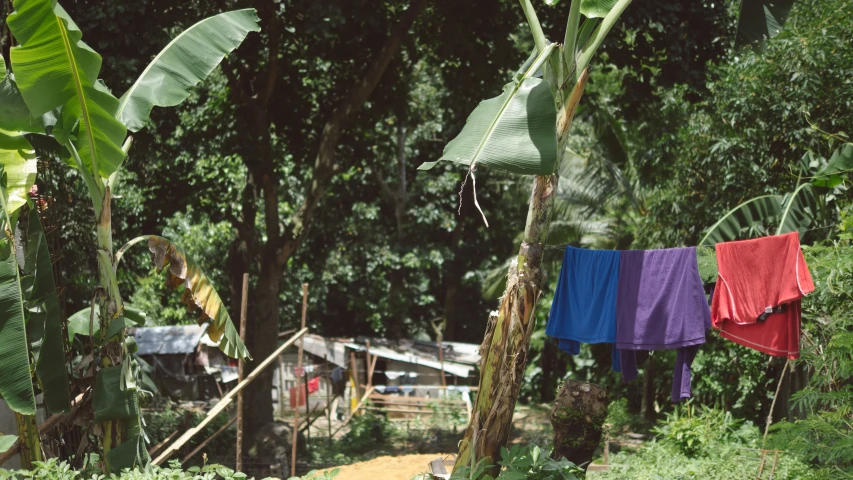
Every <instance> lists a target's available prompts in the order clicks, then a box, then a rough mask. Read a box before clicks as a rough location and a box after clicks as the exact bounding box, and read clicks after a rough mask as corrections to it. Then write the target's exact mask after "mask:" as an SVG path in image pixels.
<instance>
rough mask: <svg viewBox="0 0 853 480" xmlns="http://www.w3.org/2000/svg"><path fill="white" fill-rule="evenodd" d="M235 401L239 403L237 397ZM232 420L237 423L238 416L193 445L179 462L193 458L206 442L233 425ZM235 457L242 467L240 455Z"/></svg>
mask: <svg viewBox="0 0 853 480" xmlns="http://www.w3.org/2000/svg"><path fill="white" fill-rule="evenodd" d="M237 402H238V403H239V399H238V401H237ZM234 422H237V423H238V424H239V423H240V418H239V417H234V418H232V419H231V420H229V421H228V423H226V424H225V425H223V426H222V428H220V429H219V430H217V431H216V432H214V433H213V435H211V436H209V437H207V438H206V439H205V440H204V441H203V442H201V443H200V444H199V446H197V447H195V448H194V449H193V451H192V452H190V453H188V454H187V456H186V457H184V459H183V460H181V463H184V462H186V461H187V460H189V459H191V458H193V457H194V456H195V454H196V453H198V452H199V451H200V450H201V449H202V448H204V447H206V446H207V444H208V443H210V442H211V441H212V440H213V439H214V438H216V437H218V436H219V434H220V433H222V432H224V431H225V430H228V427H230V426H231V425H234ZM238 428H239V427H238ZM238 434H239V432H238ZM237 459H238V460H239V461H240V468H243V459H242V458H241V457H237Z"/></svg>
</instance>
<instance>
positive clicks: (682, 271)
mask: <svg viewBox="0 0 853 480" xmlns="http://www.w3.org/2000/svg"><path fill="white" fill-rule="evenodd" d="M621 253H622V256H621V259H620V263H619V286H618V295H617V297H616V298H617V300H616V347H617V348H618V349H619V351H620V360H621V364H622V381H624V382H630V381H631V380H633V379H635V378H636V377H637V351H644V350H661V349H678V352H677V354H676V361H675V371H674V372H673V377H672V401H673V402H679V401H681V400H682V399H685V398H690V365H691V364H692V363H693V359H694V358H695V357H696V352H697V350H698V345H701V344H703V343H705V332H707V331H708V329H709V328H711V310H710V309H709V308H708V303H707V300H706V299H705V292H704V290H703V289H702V279H701V278H700V277H699V266H698V264H697V263H696V248H695V247H690V248H667V249H662V250H625V251H622V252H621Z"/></svg>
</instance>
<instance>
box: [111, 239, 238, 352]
mask: <svg viewBox="0 0 853 480" xmlns="http://www.w3.org/2000/svg"><path fill="white" fill-rule="evenodd" d="M131 242H134V240H131ZM131 242H128V243H131ZM148 250H150V251H151V253H153V254H154V255H153V258H152V261H153V262H154V267H155V268H156V269H157V272H158V273H159V272H161V271H162V270H163V269H164V268H166V267H167V266H168V267H169V268H168V269H167V270H166V286H167V287H169V288H177V287H178V286H180V285H182V286H183V287H184V294H183V302H184V304H185V305H186V306H187V310H189V311H190V312H191V313H197V314H198V319H197V321H198V324H199V325H201V324H202V323H204V322H208V321H209V322H210V325H209V326H208V328H207V335H208V336H209V337H210V339H211V340H213V341H214V342H217V341H218V342H219V349H220V350H222V351H223V352H225V354H226V355H228V356H229V357H233V358H251V356H250V355H249V351H248V350H247V349H246V346H245V345H244V344H243V342H242V341H241V340H240V335H239V334H238V333H237V329H236V328H234V323H233V322H232V321H231V316H229V315H228V310H227V309H226V308H225V305H224V304H223V303H222V299H221V298H219V294H218V293H216V289H215V288H213V283H212V282H211V281H210V279H209V278H207V275H205V274H204V272H202V271H201V269H200V268H199V266H198V265H196V264H195V263H193V262H191V261H190V260H189V259H188V258H187V256H186V254H185V253H184V252H183V251H182V250H181V249H180V248H179V247H178V246H177V245H175V244H174V243H173V242H172V241H171V240H169V239H167V238H163V237H158V236H156V235H151V236H150V237H148Z"/></svg>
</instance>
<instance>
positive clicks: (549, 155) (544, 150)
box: [418, 44, 557, 175]
mask: <svg viewBox="0 0 853 480" xmlns="http://www.w3.org/2000/svg"><path fill="white" fill-rule="evenodd" d="M553 51H554V45H553V44H551V45H549V46H548V48H546V49H545V51H544V52H542V53H541V54H540V55H539V56H538V58H537V59H536V61H535V62H534V63H533V64H532V65H531V66H530V68H529V69H528V70H527V73H526V74H525V75H524V76H522V77H521V78H520V79H518V80H516V81H513V82H510V83H508V84H506V85H504V91H503V94H501V96H499V97H495V98H490V99H488V100H485V101H483V102H480V104H479V105H477V108H475V109H474V111H473V112H472V113H471V115H470V116H469V117H468V120H467V122H466V123H465V126H464V127H463V128H462V132H460V133H459V135H458V136H457V137H456V138H454V139H453V140H451V141H450V143H448V144H447V146H446V147H444V153H443V154H442V156H441V158H439V159H438V160H437V161H435V162H426V163H424V164H422V165H421V166H420V167H418V170H429V169H431V168H433V167H434V166H435V165H436V164H437V163H438V162H440V161H442V160H447V161H451V162H455V163H460V164H463V165H467V166H468V167H469V168H470V169H473V168H474V167H475V166H476V165H477V164H483V165H486V166H488V167H490V168H495V169H498V170H503V171H505V172H510V173H517V174H522V175H550V174H552V173H554V166H555V164H556V161H557V130H556V122H557V111H556V109H555V107H554V97H553V95H552V94H551V87H550V86H549V84H548V82H546V81H544V80H542V79H539V78H535V77H534V76H533V75H535V74H536V72H537V71H539V69H540V67H541V66H542V65H543V64H544V63H545V61H547V60H548V57H549V56H550V55H551V53H552V52H553Z"/></svg>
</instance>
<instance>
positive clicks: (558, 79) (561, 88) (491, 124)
mask: <svg viewBox="0 0 853 480" xmlns="http://www.w3.org/2000/svg"><path fill="white" fill-rule="evenodd" d="M520 3H521V8H522V10H523V12H524V15H525V17H526V19H527V24H528V26H529V27H530V33H531V35H532V37H533V40H534V43H535V47H536V48H535V51H534V52H533V53H532V54H531V55H530V58H529V59H528V61H527V62H525V64H524V65H523V66H522V68H521V69H520V70H519V71H518V73H516V74H515V76H514V77H513V78H512V80H511V82H510V83H509V84H507V85H506V86H505V87H504V89H503V93H502V94H501V95H500V96H499V97H496V98H492V99H489V100H486V101H484V102H482V103H480V105H478V106H477V108H476V109H475V110H474V111H473V112H472V113H471V115H470V116H469V117H468V121H467V123H466V125H465V127H464V128H463V129H462V131H461V132H460V133H459V135H458V136H457V137H456V138H454V139H453V140H452V141H451V142H450V143H448V144H447V146H446V147H445V149H444V154H443V155H442V157H441V158H439V161H441V160H447V161H451V162H455V163H460V164H463V165H465V166H467V170H468V176H471V178H472V181H476V180H475V177H474V172H475V169H476V168H477V167H478V166H480V165H482V166H484V167H486V168H494V169H498V170H502V171H506V172H510V173H515V174H529V175H535V178H534V181H533V189H532V194H531V196H530V205H529V209H528V214H527V224H526V227H525V230H524V234H523V236H522V241H521V246H520V248H519V252H518V255H517V257H516V260H515V262H513V265H514V268H513V269H511V270H510V272H509V275H508V276H507V282H506V288H505V290H504V295H503V297H502V300H501V304H500V307H499V309H498V311H497V312H494V313H493V314H492V315H491V316H490V318H489V321H488V326H487V330H486V335H485V339H484V341H483V347H482V356H483V362H482V367H481V374H480V385H479V391H478V395H477V400H476V402H475V404H474V408H473V412H472V416H471V421H470V423H469V425H468V428H467V429H466V432H465V437H464V438H463V440H462V441H461V442H460V443H459V445H460V447H459V455H458V458H457V461H456V465H457V467H460V468H461V467H463V466H468V465H472V464H476V463H477V461H482V460H483V459H486V458H491V459H496V458H498V455H499V452H500V448H501V447H502V446H503V445H505V444H506V442H507V439H508V436H509V431H510V426H511V424H512V413H513V411H514V409H515V402H516V399H517V398H518V393H519V390H520V387H521V381H522V379H523V377H524V375H523V373H524V367H525V363H526V361H527V350H528V348H529V345H530V336H531V334H532V333H533V330H534V328H535V321H534V317H533V310H534V308H535V305H536V302H537V300H538V298H539V295H540V293H541V290H542V280H543V276H542V257H543V252H544V245H545V243H546V240H547V237H548V232H549V230H550V227H551V217H552V214H553V211H554V203H555V197H556V196H557V191H558V172H559V168H560V165H561V163H562V162H563V161H564V160H565V158H566V157H567V156H568V155H569V151H568V149H567V148H566V147H567V140H568V132H569V129H570V127H571V123H572V119H573V117H574V113H575V110H576V108H577V106H578V104H579V102H580V99H581V96H582V94H583V91H584V88H585V86H586V81H587V78H588V71H587V66H588V65H589V62H590V61H591V59H592V57H593V55H594V54H595V52H596V51H597V49H598V47H599V46H600V45H601V43H602V41H603V40H604V38H605V37H606V36H607V34H608V33H609V32H610V30H611V29H612V28H613V26H614V25H615V24H616V22H617V21H618V19H619V17H620V16H621V15H622V12H624V11H625V9H626V8H627V7H628V5H629V4H630V3H631V1H630V0H573V1H572V2H571V6H570V9H569V17H568V20H567V26H566V31H565V35H564V38H563V39H561V40H562V42H563V43H562V45H558V44H557V43H555V42H551V41H549V40H548V39H547V38H546V37H545V34H544V32H543V30H542V27H541V25H540V23H539V20H538V18H537V16H536V12H535V11H534V8H533V5H532V3H531V1H530V0H520ZM582 17H584V21H583V23H581V18H582ZM434 165H435V162H428V163H426V164H424V165H422V166H421V167H420V168H421V169H429V168H432V167H433V166H434ZM466 179H467V176H466ZM474 187H475V197H474V200H475V205H476V184H474ZM484 219H485V216H484ZM492 463H494V462H492ZM491 473H493V474H494V473H496V472H491ZM494 476H496V475H494Z"/></svg>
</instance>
